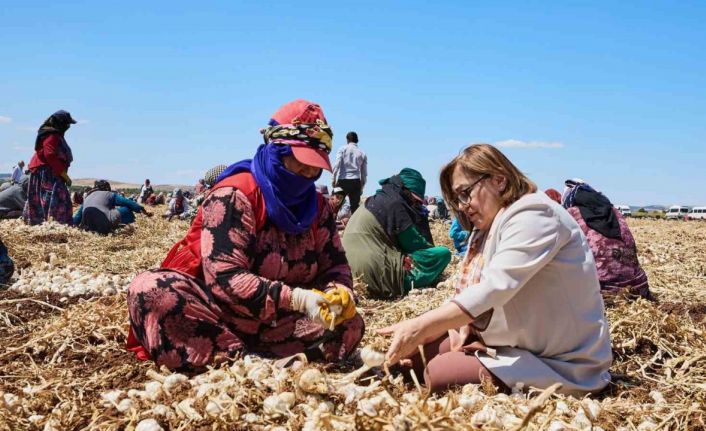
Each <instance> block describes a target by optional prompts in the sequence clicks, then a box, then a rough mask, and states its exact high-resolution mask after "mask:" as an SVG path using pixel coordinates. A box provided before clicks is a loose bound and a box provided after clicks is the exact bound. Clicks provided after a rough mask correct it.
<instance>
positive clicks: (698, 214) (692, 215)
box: [686, 207, 706, 220]
mask: <svg viewBox="0 0 706 431" xmlns="http://www.w3.org/2000/svg"><path fill="white" fill-rule="evenodd" d="M686 216H687V217H688V218H689V220H706V207H694V208H692V209H691V211H689V213H688V214H687V215H686Z"/></svg>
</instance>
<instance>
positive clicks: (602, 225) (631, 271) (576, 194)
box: [561, 178, 653, 299]
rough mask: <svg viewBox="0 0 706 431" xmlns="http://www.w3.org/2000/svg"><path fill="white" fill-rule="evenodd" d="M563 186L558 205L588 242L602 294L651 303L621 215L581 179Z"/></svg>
mask: <svg viewBox="0 0 706 431" xmlns="http://www.w3.org/2000/svg"><path fill="white" fill-rule="evenodd" d="M565 185H566V188H565V190H564V194H563V196H562V202H561V203H562V205H563V206H564V208H566V210H567V211H568V212H569V214H571V216H572V217H573V218H574V219H575V220H576V222H577V223H578V225H579V227H581V231H582V232H583V234H584V235H585V236H586V239H587V240H588V245H589V246H590V247H591V251H592V252H593V258H594V259H595V261H596V270H597V271H598V280H599V282H600V284H601V293H602V294H603V295H604V296H612V295H616V294H617V295H621V296H626V297H628V298H636V297H642V298H645V299H653V298H652V293H651V292H650V286H649V282H648V280H647V274H646V273H645V271H644V270H643V269H642V267H641V266H640V262H639V260H638V258H637V245H636V244H635V239H634V238H633V236H632V233H631V232H630V228H629V227H628V224H627V222H626V221H625V219H624V218H623V215H622V214H620V211H618V210H617V209H616V208H614V207H613V204H611V203H610V200H608V198H607V197H606V196H604V195H603V194H602V193H600V192H598V191H596V190H594V189H593V188H592V187H591V186H590V185H589V184H587V183H586V182H585V181H583V180H582V179H579V178H576V179H570V180H566V182H565Z"/></svg>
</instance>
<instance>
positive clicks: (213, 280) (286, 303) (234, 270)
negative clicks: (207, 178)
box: [201, 187, 291, 323]
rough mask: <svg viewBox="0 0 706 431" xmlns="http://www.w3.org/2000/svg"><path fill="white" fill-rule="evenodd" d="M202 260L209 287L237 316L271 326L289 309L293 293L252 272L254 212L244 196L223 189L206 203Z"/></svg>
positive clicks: (278, 283) (277, 282) (202, 232)
mask: <svg viewBox="0 0 706 431" xmlns="http://www.w3.org/2000/svg"><path fill="white" fill-rule="evenodd" d="M202 208H203V209H202V211H203V227H202V231H201V255H202V259H203V260H202V265H203V271H204V276H205V280H206V283H207V284H208V285H209V286H211V289H212V292H213V295H214V296H215V297H216V299H217V300H218V301H219V302H220V303H225V304H227V305H228V307H229V308H230V309H231V310H232V311H233V312H234V313H236V314H237V315H239V316H242V317H245V318H251V319H255V320H258V321H260V322H264V323H270V322H271V321H273V320H274V319H275V318H276V314H277V310H279V309H280V308H285V309H288V308H289V307H290V297H291V288H290V286H288V285H286V284H284V283H282V282H280V281H273V280H271V279H269V278H266V277H263V276H260V275H258V274H256V273H255V272H254V271H253V267H254V264H255V262H254V260H255V259H254V256H255V249H256V241H257V235H256V234H257V232H256V226H255V213H254V211H253V208H252V205H251V204H250V201H248V199H247V197H246V196H245V195H244V194H243V193H242V192H240V191H237V190H234V189H233V188H230V187H224V188H221V189H217V190H215V191H213V192H212V193H211V194H209V196H208V197H207V198H206V200H205V201H204V203H203V207H202Z"/></svg>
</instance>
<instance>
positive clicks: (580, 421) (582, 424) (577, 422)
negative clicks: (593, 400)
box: [571, 409, 592, 431]
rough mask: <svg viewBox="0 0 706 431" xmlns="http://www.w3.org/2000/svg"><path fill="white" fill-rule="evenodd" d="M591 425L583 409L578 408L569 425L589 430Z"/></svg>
mask: <svg viewBox="0 0 706 431" xmlns="http://www.w3.org/2000/svg"><path fill="white" fill-rule="evenodd" d="M591 425H592V424H591V421H590V420H589V419H588V417H587V416H586V412H584V410H583V409H579V410H578V412H576V416H574V419H573V420H572V421H571V426H572V427H574V428H576V429H579V430H581V431H583V430H590V429H591Z"/></svg>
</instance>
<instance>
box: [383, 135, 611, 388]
mask: <svg viewBox="0 0 706 431" xmlns="http://www.w3.org/2000/svg"><path fill="white" fill-rule="evenodd" d="M441 189H442V192H443V194H444V198H445V200H446V201H447V202H448V203H449V204H450V207H451V209H452V211H453V212H454V214H455V215H456V216H457V217H458V218H459V220H460V221H461V223H462V225H463V227H464V228H466V229H468V230H471V231H472V233H471V237H470V240H469V249H468V252H467V253H466V256H465V257H464V261H463V263H462V267H461V274H460V279H459V282H458V284H457V286H456V293H455V295H454V296H453V298H452V299H451V300H450V301H449V302H447V303H445V304H444V305H442V306H441V307H439V308H437V309H435V310H432V311H429V312H427V313H425V314H423V315H421V316H419V317H416V318H413V319H410V320H406V321H403V322H400V323H397V324H395V325H392V326H389V327H387V328H384V329H382V330H380V333H382V334H386V335H391V336H392V343H391V346H390V349H389V351H388V352H387V360H388V362H389V363H391V364H393V363H398V362H399V363H400V365H401V366H402V368H404V367H413V368H417V372H423V373H424V379H425V382H426V384H427V386H428V387H429V388H430V389H431V390H432V391H434V392H436V391H441V390H445V389H446V388H448V387H450V386H455V385H464V384H467V383H479V382H480V381H481V379H483V378H490V379H492V380H493V381H494V382H495V383H496V384H498V385H500V386H505V387H513V386H515V385H516V384H517V383H519V382H522V383H524V384H525V385H526V386H533V387H537V388H546V387H548V386H550V385H552V384H553V383H557V382H558V383H561V384H562V387H561V389H560V390H559V391H560V392H563V393H567V394H573V395H582V394H585V393H588V392H593V393H595V392H597V391H600V390H601V389H603V388H604V387H605V386H606V385H607V384H608V382H609V381H610V375H609V373H608V368H609V367H610V364H611V361H612V353H611V346H610V337H609V331H608V323H607V321H606V317H605V311H604V306H603V300H602V298H601V295H600V287H599V283H598V276H597V273H596V266H595V262H594V260H593V255H592V253H591V250H590V248H589V246H588V244H587V242H586V238H585V237H584V235H583V233H582V232H581V229H580V228H579V226H578V225H577V224H576V222H575V221H574V219H573V218H572V217H571V216H570V215H569V214H568V213H567V212H566V210H564V209H563V208H562V207H561V206H560V205H558V204H557V203H555V202H553V201H552V200H550V199H549V198H548V197H547V196H546V195H545V194H544V193H541V192H540V193H537V187H536V186H535V184H534V183H533V182H532V181H530V180H529V179H528V178H527V177H526V176H525V175H524V174H522V173H521V172H520V171H519V170H518V169H517V168H516V167H515V166H514V165H513V164H512V163H511V162H510V161H509V160H508V159H507V158H506V157H505V156H504V155H503V154H502V153H501V152H500V151H499V150H497V149H496V148H494V147H493V146H491V145H487V144H476V145H471V146H469V147H468V148H466V149H465V150H464V151H463V152H462V153H461V154H460V155H459V156H457V157H456V158H454V159H453V160H452V161H451V162H450V163H449V164H448V165H446V166H445V167H444V168H443V170H442V171H441ZM419 345H424V350H425V352H424V353H425V359H426V360H427V361H428V364H427V366H426V368H424V367H423V365H421V364H422V361H421V358H420V357H419V355H418V354H416V352H417V346H419Z"/></svg>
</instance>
